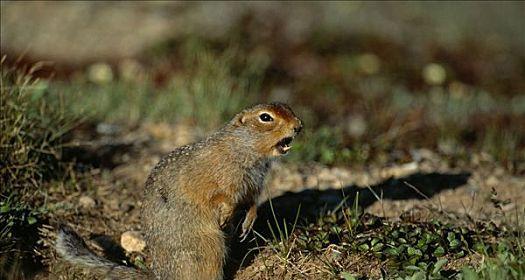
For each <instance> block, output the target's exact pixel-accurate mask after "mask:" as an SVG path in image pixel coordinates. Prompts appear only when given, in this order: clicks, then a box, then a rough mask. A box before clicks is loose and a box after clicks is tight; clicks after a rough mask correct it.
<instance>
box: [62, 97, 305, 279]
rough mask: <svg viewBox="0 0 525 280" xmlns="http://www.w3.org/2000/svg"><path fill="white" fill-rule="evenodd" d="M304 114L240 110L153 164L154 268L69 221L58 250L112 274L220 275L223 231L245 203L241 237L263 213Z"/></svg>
mask: <svg viewBox="0 0 525 280" xmlns="http://www.w3.org/2000/svg"><path fill="white" fill-rule="evenodd" d="M301 128H302V124H301V120H300V119H299V118H297V117H296V115H295V114H294V113H293V112H292V110H291V108H290V107H289V106H288V105H286V104H282V103H270V104H260V105H256V106H253V107H251V108H248V109H245V110H243V111H242V112H240V113H239V114H237V115H236V116H235V117H234V118H233V119H232V120H231V121H230V122H228V123H227V124H226V125H225V126H224V127H223V128H222V129H220V130H218V131H217V132H215V133H213V134H212V135H210V136H209V137H207V138H206V139H204V140H202V141H200V142H197V143H194V144H190V145H187V146H183V147H180V148H178V149H176V150H174V151H173V152H171V153H169V154H168V155H166V156H165V157H164V158H162V159H161V160H160V162H159V163H158V164H157V165H156V166H155V168H154V169H153V170H152V171H151V174H150V175H149V177H148V179H147V181H146V184H145V196H144V201H143V205H142V226H143V231H144V233H145V237H146V242H147V246H148V247H149V252H150V259H151V261H152V263H151V270H150V271H147V272H145V271H144V272H143V271H138V270H135V269H134V268H129V267H126V266H120V265H117V264H114V263H112V262H110V261H108V260H106V259H104V258H102V257H99V256H97V255H95V254H94V253H92V252H91V251H89V249H87V247H86V246H85V243H84V242H83V241H82V239H81V238H80V237H79V236H78V235H77V234H75V233H74V232H73V231H72V230H70V229H68V228H63V229H61V230H60V231H59V234H58V238H57V244H56V245H57V246H56V247H57V251H58V252H59V254H60V255H62V256H63V257H64V258H65V259H66V260H68V261H70V262H73V263H78V264H83V265H84V266H90V267H93V268H97V269H100V270H103V271H105V272H106V275H107V276H109V277H110V278H119V279H121V278H134V277H135V278H138V277H144V276H145V277H146V278H152V279H153V278H156V279H192V280H193V279H222V277H223V264H224V261H225V257H226V245H225V232H228V231H227V230H225V229H226V228H228V227H230V228H231V226H232V225H231V219H232V217H233V216H234V214H235V213H239V211H243V210H241V209H247V211H246V214H245V217H244V220H243V222H242V233H241V238H245V237H246V235H247V234H248V232H249V231H250V230H251V228H252V226H253V223H254V221H255V218H256V216H257V206H256V203H257V199H258V197H259V194H260V192H261V187H262V185H263V180H264V177H265V175H266V173H267V171H268V169H269V162H270V160H271V159H272V158H274V157H276V156H279V155H283V154H286V153H287V152H288V150H289V149H290V143H291V141H292V140H293V138H294V137H295V135H296V134H297V133H298V132H299V131H300V130H301Z"/></svg>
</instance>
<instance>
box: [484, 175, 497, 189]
mask: <svg viewBox="0 0 525 280" xmlns="http://www.w3.org/2000/svg"><path fill="white" fill-rule="evenodd" d="M485 183H486V184H487V186H489V187H496V186H497V185H498V184H499V180H498V178H497V177H496V176H490V177H489V178H488V179H487V181H486V182H485Z"/></svg>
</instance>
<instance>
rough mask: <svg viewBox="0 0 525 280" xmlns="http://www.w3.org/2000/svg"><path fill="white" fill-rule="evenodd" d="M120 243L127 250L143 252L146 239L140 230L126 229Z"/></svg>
mask: <svg viewBox="0 0 525 280" xmlns="http://www.w3.org/2000/svg"><path fill="white" fill-rule="evenodd" d="M120 245H121V246H122V248H124V250H126V251H127V252H142V250H144V248H146V241H144V238H142V235H141V234H140V232H138V231H126V232H124V233H123V234H122V235H121V236H120Z"/></svg>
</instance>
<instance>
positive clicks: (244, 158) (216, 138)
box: [206, 126, 268, 167]
mask: <svg viewBox="0 0 525 280" xmlns="http://www.w3.org/2000/svg"><path fill="white" fill-rule="evenodd" d="M255 140H256V138H255V136H254V135H252V134H251V132H250V131H248V130H246V129H242V128H232V127H229V126H226V127H224V128H223V129H220V130H219V131H217V132H215V133H214V134H212V135H210V136H209V137H208V139H207V140H206V141H207V142H208V143H209V145H210V146H215V147H217V148H219V150H221V151H222V152H223V155H222V156H224V158H225V159H228V160H232V161H236V162H238V163H239V164H241V165H242V166H243V167H249V166H253V165H257V164H258V163H259V162H261V161H268V158H267V157H266V156H262V155H261V154H260V153H259V152H258V149H257V147H256V146H255V143H256V141H255Z"/></svg>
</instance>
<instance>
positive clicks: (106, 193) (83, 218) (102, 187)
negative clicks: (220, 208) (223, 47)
mask: <svg viewBox="0 0 525 280" xmlns="http://www.w3.org/2000/svg"><path fill="white" fill-rule="evenodd" d="M99 128H100V127H99ZM197 137H198V136H197V135H196V133H194V132H192V131H191V130H190V129H188V128H187V127H184V126H179V127H172V126H169V125H164V124H156V125H152V124H147V125H144V126H142V127H138V128H135V129H133V130H131V131H126V132H119V133H115V134H112V135H108V134H101V133H98V134H97V133H95V134H93V133H92V131H90V130H89V129H87V130H85V131H83V130H82V129H78V130H77V131H75V136H74V137H73V139H75V140H74V144H75V146H76V148H74V149H73V150H72V151H70V152H71V153H74V154H75V155H76V157H77V160H79V161H80V162H82V161H83V162H85V163H86V164H87V163H89V164H94V165H95V166H98V168H95V169H92V170H91V171H90V173H89V175H88V176H86V177H87V179H85V180H79V181H78V183H77V184H76V186H77V188H76V189H74V190H72V189H66V188H65V187H64V185H57V186H54V187H53V188H52V189H51V190H50V192H49V197H48V204H49V205H54V206H55V208H56V210H55V211H54V212H53V217H54V218H53V219H52V220H51V221H49V224H50V226H43V227H42V228H41V232H42V233H43V234H44V235H45V236H47V238H45V240H43V247H42V249H41V250H40V251H39V252H37V253H38V254H40V255H41V256H42V257H43V258H44V263H45V264H47V265H49V271H47V272H44V273H40V274H38V275H37V277H36V279H88V278H92V277H93V276H92V275H90V274H89V272H88V271H87V270H82V269H78V268H73V267H71V266H70V265H69V264H67V263H64V262H63V261H61V260H59V259H58V258H57V256H56V253H55V252H54V250H53V249H52V242H53V241H52V240H53V238H54V231H55V229H54V226H56V225H57V224H58V223H66V224H68V225H71V226H72V227H73V228H74V229H75V230H77V231H78V232H79V233H80V235H81V236H83V237H84V238H85V239H86V240H87V241H88V244H89V245H90V246H92V247H93V248H95V249H96V250H97V251H98V252H99V253H104V254H105V255H106V256H108V257H109V258H111V259H113V260H114V261H118V262H130V261H131V262H133V263H134V264H135V265H137V264H138V263H143V261H144V260H145V261H146V262H147V249H146V251H145V252H143V253H133V254H129V253H128V254H127V253H126V252H125V251H124V250H123V249H122V248H121V247H120V246H119V240H120V235H121V234H122V233H123V232H125V231H129V230H138V231H140V229H141V228H140V206H141V202H140V200H141V196H142V192H143V184H144V181H145V180H146V177H147V175H148V172H149V171H150V170H151V168H152V167H153V166H154V164H155V163H156V162H157V161H158V160H159V159H160V157H161V156H162V155H163V154H164V153H166V152H168V151H170V150H171V149H174V148H175V147H176V146H179V145H182V144H185V143H188V142H191V141H193V140H195V139H196V138H197ZM412 155H413V161H412V162H408V163H403V164H392V165H390V166H361V167H352V168H350V167H332V168H331V167H326V166H322V165H319V164H308V165H302V166H298V165H297V164H292V163H281V162H276V163H274V164H273V167H272V171H271V174H270V176H269V178H268V180H267V188H266V190H267V191H265V192H264V195H263V196H264V197H263V198H262V200H261V206H260V207H259V211H258V212H259V218H258V221H257V223H256V225H255V230H256V231H259V232H264V231H266V229H267V222H266V220H271V219H272V216H271V215H272V214H271V209H270V207H269V205H268V201H267V199H268V198H269V197H271V198H272V203H273V204H272V206H273V208H274V211H275V213H276V214H277V218H278V219H281V218H285V219H287V220H288V221H290V220H292V219H293V218H294V217H295V216H296V213H297V210H298V209H299V207H300V209H301V210H300V211H301V212H300V219H299V220H300V221H303V220H306V219H307V218H308V217H316V216H318V215H320V213H322V211H324V210H328V209H332V208H333V207H336V206H337V205H338V204H339V203H341V201H342V200H343V199H345V198H347V199H348V201H353V200H354V199H355V197H356V194H357V193H359V198H358V199H359V204H360V205H361V206H362V207H363V208H364V211H365V212H368V213H371V214H375V215H378V216H385V217H389V218H391V219H399V218H400V216H404V217H406V216H409V217H412V218H417V219H420V220H421V219H422V218H423V219H425V218H429V217H432V216H435V215H442V216H443V215H444V216H446V217H448V218H450V219H453V220H455V221H456V222H459V223H460V224H461V223H467V222H468V221H469V220H470V219H473V220H488V219H491V220H493V221H496V223H503V224H504V223H505V222H508V221H509V219H513V218H515V217H516V216H515V215H514V213H518V212H519V211H523V209H522V207H523V205H525V204H524V203H525V195H524V191H523V188H524V187H525V178H523V177H517V176H512V175H510V174H508V173H507V172H506V171H505V170H504V169H503V168H500V167H498V166H497V165H496V164H494V163H492V162H491V159H490V158H488V157H487V156H486V155H472V157H471V158H470V159H469V160H468V161H466V162H462V163H457V164H456V166H454V167H452V166H449V164H446V163H445V162H446V160H444V159H443V158H442V157H441V156H439V155H437V154H435V153H433V152H431V151H429V150H424V149H421V150H417V151H413V153H412ZM521 218H523V216H521ZM299 223H301V222H299ZM257 245H258V244H257V243H256V242H255V241H253V240H252V242H251V243H248V244H247V245H243V246H242V248H239V251H237V252H236V251H234V252H232V254H231V257H232V259H233V262H235V263H237V264H239V263H240V262H242V261H243V258H244V255H245V254H246V253H247V252H248V251H249V250H250V249H251V250H252V251H255V252H257V253H255V255H254V258H253V259H252V258H249V260H248V261H246V260H244V263H243V264H242V266H241V268H240V269H238V270H237V269H235V268H234V269H233V272H232V275H235V279H268V278H267V277H271V278H272V279H275V278H277V279H286V278H289V275H288V276H287V274H286V273H287V272H286V271H284V270H282V269H281V270H279V269H278V267H279V266H280V264H279V262H278V261H275V260H273V262H272V258H269V257H268V256H269V255H271V251H269V250H264V249H257V250H255V248H258V247H257ZM348 261H352V257H350V258H349V260H348ZM353 261H354V262H359V259H355V260H353ZM302 262H308V265H305V264H304V263H302V264H297V266H302V267H309V268H310V269H305V271H306V272H308V271H310V273H314V274H313V275H319V274H318V272H319V271H318V270H317V269H316V267H319V265H317V266H316V260H310V261H308V260H307V259H305V260H302ZM317 262H318V261H317ZM369 265H370V266H372V267H373V266H374V264H369ZM234 267H235V266H234ZM270 267H271V268H272V269H270V270H268V269H265V268H270ZM269 271H272V275H268V273H270V272H269ZM316 271H317V272H316ZM305 275H308V273H307V274H305ZM308 278H309V277H308ZM310 279H311V278H310Z"/></svg>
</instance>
